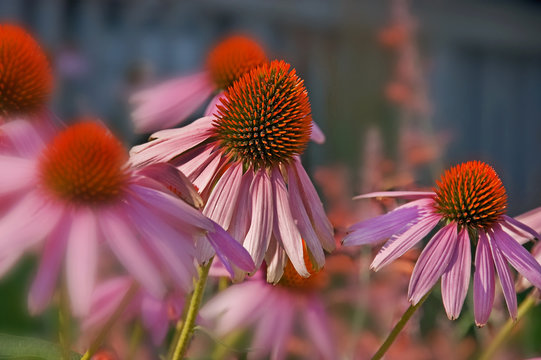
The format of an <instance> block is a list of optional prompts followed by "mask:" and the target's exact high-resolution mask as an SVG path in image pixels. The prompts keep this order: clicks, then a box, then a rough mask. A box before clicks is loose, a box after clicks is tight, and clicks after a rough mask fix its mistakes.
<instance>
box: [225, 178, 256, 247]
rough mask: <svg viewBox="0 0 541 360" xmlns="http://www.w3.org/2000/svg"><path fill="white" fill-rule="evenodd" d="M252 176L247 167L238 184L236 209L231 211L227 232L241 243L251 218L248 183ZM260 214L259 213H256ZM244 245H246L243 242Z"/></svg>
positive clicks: (250, 196) (249, 183) (250, 197)
mask: <svg viewBox="0 0 541 360" xmlns="http://www.w3.org/2000/svg"><path fill="white" fill-rule="evenodd" d="M253 178H254V172H253V171H252V170H251V169H248V170H247V171H246V172H245V173H244V175H242V179H241V182H240V186H239V197H238V199H237V211H234V212H233V216H232V217H231V222H230V223H229V228H228V229H227V232H228V233H229V234H231V236H232V237H233V238H234V239H237V241H239V242H240V243H241V244H243V242H244V241H245V238H246V234H247V233H248V230H249V228H250V219H251V218H252V202H251V199H252V194H251V193H250V185H251V184H252V181H253ZM257 215H259V216H260V214H257ZM244 246H246V245H245V244H244Z"/></svg>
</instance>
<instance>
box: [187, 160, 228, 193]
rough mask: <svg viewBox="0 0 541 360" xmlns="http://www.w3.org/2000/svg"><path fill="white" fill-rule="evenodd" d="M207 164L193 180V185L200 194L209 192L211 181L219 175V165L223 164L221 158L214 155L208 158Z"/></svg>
mask: <svg viewBox="0 0 541 360" xmlns="http://www.w3.org/2000/svg"><path fill="white" fill-rule="evenodd" d="M209 160H210V161H209V163H208V164H207V165H205V167H204V168H203V169H201V171H200V172H199V173H198V175H197V177H196V178H195V179H194V180H193V184H194V185H195V186H196V187H197V188H198V189H199V191H200V192H206V191H210V186H211V185H212V181H213V179H214V178H215V177H216V176H217V174H218V173H219V171H218V169H220V167H221V165H223V164H224V159H223V158H222V156H220V155H217V154H214V155H213V156H212V157H210V158H209Z"/></svg>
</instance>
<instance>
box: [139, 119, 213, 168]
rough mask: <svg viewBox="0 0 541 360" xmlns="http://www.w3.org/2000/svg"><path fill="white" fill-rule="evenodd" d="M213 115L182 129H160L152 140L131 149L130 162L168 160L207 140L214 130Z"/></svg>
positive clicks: (153, 135)
mask: <svg viewBox="0 0 541 360" xmlns="http://www.w3.org/2000/svg"><path fill="white" fill-rule="evenodd" d="M213 121H214V118H213V117H210V116H207V117H203V118H201V119H198V120H196V121H194V122H193V123H191V124H189V125H186V126H184V127H182V128H180V129H168V130H162V131H158V132H156V133H154V134H152V136H151V137H150V138H151V140H150V141H149V142H146V143H144V144H141V145H137V146H134V147H132V148H131V150H130V164H131V165H133V166H144V165H149V164H154V163H159V162H168V161H169V160H171V159H173V158H175V157H176V156H178V155H180V154H182V153H184V152H185V151H187V150H189V149H191V148H193V147H194V146H196V145H198V144H200V143H202V142H203V141H205V140H207V139H208V138H209V137H210V136H211V135H212V132H211V131H210V130H211V129H212V122H213Z"/></svg>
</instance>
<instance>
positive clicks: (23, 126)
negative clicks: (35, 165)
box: [0, 119, 45, 158]
mask: <svg viewBox="0 0 541 360" xmlns="http://www.w3.org/2000/svg"><path fill="white" fill-rule="evenodd" d="M0 133H1V134H2V136H4V135H5V136H7V138H8V139H9V141H10V142H11V144H12V145H13V149H14V150H15V153H16V154H18V155H20V156H22V157H25V158H30V157H35V156H36V154H38V153H39V152H40V150H41V149H42V148H43V147H44V146H45V142H44V140H45V139H44V137H43V136H42V135H40V134H39V132H38V131H37V128H36V126H35V125H34V124H32V122H31V121H28V120H22V119H18V120H12V121H8V122H6V123H4V124H2V125H0Z"/></svg>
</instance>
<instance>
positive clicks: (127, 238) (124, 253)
mask: <svg viewBox="0 0 541 360" xmlns="http://www.w3.org/2000/svg"><path fill="white" fill-rule="evenodd" d="M118 211H122V210H121V209H119V210H118ZM127 222H128V220H127V219H125V218H124V216H123V215H122V214H121V213H119V214H116V213H115V212H113V211H107V212H105V213H103V214H102V215H101V216H100V217H99V224H100V228H101V230H102V232H103V235H104V237H105V239H106V241H107V242H108V244H109V247H110V248H111V250H112V251H113V253H114V254H115V255H116V257H117V258H118V260H119V261H120V263H122V265H123V266H124V267H125V268H126V269H127V270H128V271H129V272H130V273H131V274H132V275H133V277H134V278H135V279H136V280H137V281H138V282H139V283H140V284H141V285H143V286H144V287H145V289H147V290H148V291H149V292H150V293H152V294H154V295H156V296H160V297H161V296H163V295H165V285H164V284H163V282H162V279H161V278H162V276H161V274H160V271H159V269H158V268H157V267H156V266H155V265H154V263H153V261H152V259H151V258H150V257H149V255H148V253H147V249H145V248H144V247H143V246H142V245H141V244H140V240H139V239H138V234H136V233H134V232H133V227H131V226H128V223H127ZM130 225H131V224H130Z"/></svg>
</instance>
